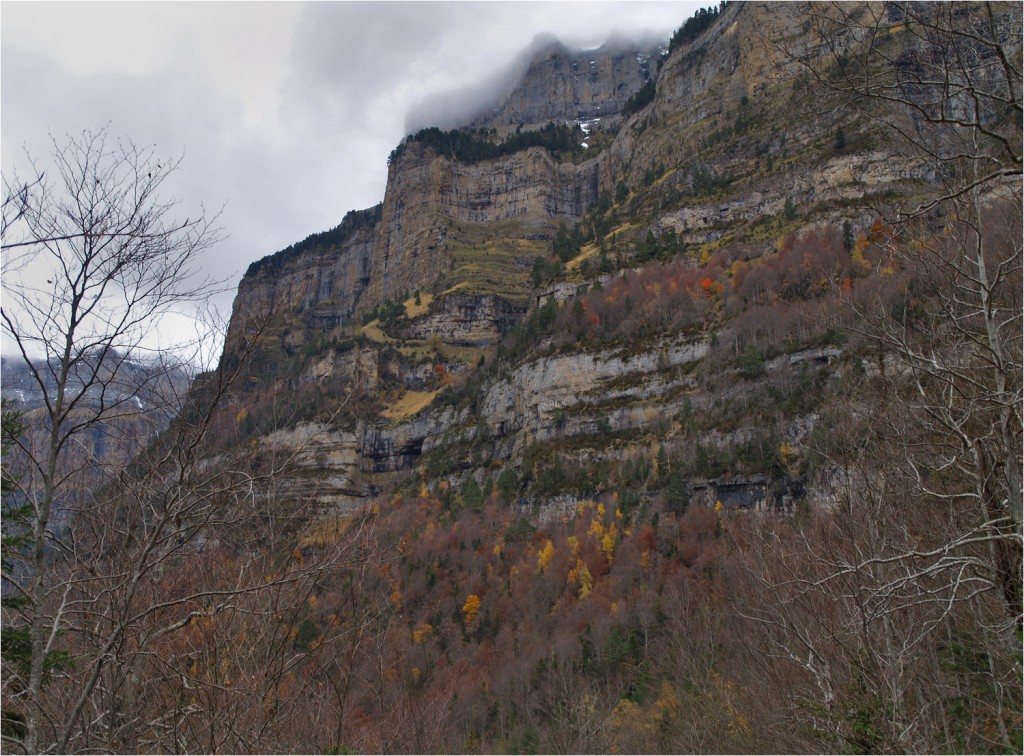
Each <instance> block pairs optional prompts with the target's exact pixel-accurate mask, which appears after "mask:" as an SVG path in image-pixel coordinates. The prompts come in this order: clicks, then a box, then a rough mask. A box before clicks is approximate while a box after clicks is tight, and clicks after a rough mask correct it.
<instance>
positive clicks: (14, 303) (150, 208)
mask: <svg viewBox="0 0 1024 756" xmlns="http://www.w3.org/2000/svg"><path fill="white" fill-rule="evenodd" d="M111 142H112V140H111V139H110V137H109V136H108V135H107V133H106V132H104V131H101V132H98V133H92V132H85V133H83V134H82V135H81V136H80V137H72V138H68V139H67V140H66V141H64V142H58V141H54V142H53V154H52V159H53V160H52V162H53V166H52V167H50V168H47V170H45V171H43V170H41V169H40V168H38V167H36V168H35V169H34V171H33V173H34V176H35V178H34V179H33V180H32V181H30V182H24V181H19V180H18V178H17V177H16V176H15V177H13V178H12V179H10V180H5V199H4V204H3V212H4V215H3V232H4V236H3V241H2V244H3V253H4V263H5V271H4V279H3V292H4V302H3V309H2V321H3V333H4V337H5V339H6V340H8V341H9V343H10V344H11V345H13V346H14V347H15V348H16V349H17V350H18V352H19V354H20V358H21V362H22V363H23V370H24V372H25V373H26V374H27V375H28V376H29V379H28V380H29V381H30V382H31V384H34V390H33V392H32V393H33V395H35V396H36V397H37V399H38V401H36V402H35V405H34V406H32V407H30V408H29V411H28V412H27V413H26V415H25V417H24V420H25V424H26V425H27V426H28V428H27V430H25V431H24V432H22V433H15V434H7V437H5V445H6V443H7V442H8V441H9V440H10V441H12V442H13V444H14V446H13V448H11V450H10V451H11V453H10V454H5V459H4V466H5V473H6V472H7V471H8V470H10V472H11V473H12V474H11V475H10V477H9V478H8V477H7V476H6V475H5V499H6V500H8V501H10V502H13V503H12V506H14V507H17V508H18V509H19V511H21V512H23V513H25V514H26V515H27V516H26V517H25V518H24V519H23V522H24V526H25V527H24V529H23V531H21V532H20V533H17V535H18V536H20V539H21V541H22V542H23V543H20V544H19V545H18V548H16V549H7V548H6V547H7V545H8V544H9V543H11V542H10V541H8V540H7V539H5V552H7V551H9V552H10V553H5V554H4V572H3V586H4V592H5V598H6V597H7V596H10V597H11V598H12V599H15V601H13V602H10V601H8V602H5V607H4V618H3V622H4V628H5V641H6V638H7V637H8V635H7V632H6V631H7V630H8V629H11V628H14V629H18V628H21V629H23V630H24V632H25V634H27V637H28V641H27V643H26V644H24V645H25V646H27V647H23V648H21V649H20V651H22V652H23V653H21V655H20V656H19V657H18V658H14V657H13V656H12V654H9V653H8V651H9V650H10V649H8V648H7V647H6V646H7V644H6V642H5V652H4V659H3V662H4V683H3V705H4V710H5V724H6V723H8V722H10V723H12V724H15V725H17V726H16V727H13V728H7V727H5V731H4V733H3V737H4V741H5V743H6V744H8V745H10V746H13V747H17V748H20V749H23V750H24V751H26V752H30V753H32V752H67V751H69V750H71V751H84V750H89V749H99V750H106V751H118V750H124V751H132V750H137V749H139V748H144V749H147V750H149V749H155V750H164V749H180V748H183V747H187V748H191V749H199V750H203V749H204V748H207V747H208V748H210V749H213V748H219V747H230V748H234V749H238V750H242V751H244V750H251V749H253V748H258V747H259V744H260V743H263V742H266V741H265V739H264V740H261V737H262V736H261V735H260V732H263V731H265V730H266V728H267V726H268V725H267V724H266V723H264V724H263V725H253V726H252V727H251V728H250V729H249V730H248V731H246V732H245V734H244V736H243V735H241V734H238V733H236V732H234V731H232V730H231V729H230V728H228V730H222V729H216V730H209V732H210V733H214V734H212V735H211V736H210V738H208V739H207V740H206V741H203V740H201V739H199V738H196V737H195V736H194V734H193V735H187V734H188V733H194V730H195V728H196V723H197V722H201V721H205V722H206V723H207V725H209V726H211V727H212V724H210V723H211V722H212V720H213V719H214V718H215V717H216V716H217V713H218V710H217V707H216V705H213V704H215V703H216V700H219V699H216V697H212V698H211V697H207V698H206V699H204V698H203V696H201V695H199V694H198V693H197V692H196V689H197V688H199V687H202V688H203V689H204V691H207V692H208V691H210V690H212V689H213V688H215V687H216V686H217V685H220V686H221V687H223V681H218V680H217V679H216V678H214V679H208V677H207V676H205V675H204V673H203V671H202V670H203V669H204V668H205V666H206V665H208V663H209V660H208V657H206V656H204V657H202V658H200V657H199V656H196V655H195V653H193V655H192V657H193V658H192V663H193V664H195V663H197V662H198V667H197V668H196V670H194V671H193V674H192V676H191V678H192V679H190V678H189V676H188V665H187V664H185V655H179V657H177V659H176V658H175V656H174V653H168V654H167V656H166V657H165V656H164V655H163V652H164V651H165V650H168V649H173V648H175V642H176V641H175V639H176V638H177V637H178V636H182V637H184V635H187V634H188V633H190V632H191V631H192V629H194V628H195V627H196V623H198V622H200V621H203V620H205V621H207V622H211V623H215V624H216V623H222V624H225V625H226V626H229V627H234V626H237V624H238V622H239V621H240V620H239V618H240V617H241V618H243V619H244V620H245V623H246V629H245V632H246V633H247V634H248V637H250V638H256V639H262V638H266V639H267V640H266V641H265V642H263V646H262V647H263V648H264V650H265V652H266V654H268V657H267V658H268V659H274V660H276V661H275V662H274V664H269V663H267V664H264V665H262V667H260V666H259V664H258V662H257V661H256V660H255V659H254V658H253V657H252V655H251V653H249V651H251V649H244V644H242V643H241V642H240V643H237V644H235V647H234V649H233V650H234V652H235V658H234V659H233V660H232V664H234V665H235V666H238V665H239V664H241V660H244V659H249V660H250V661H249V663H248V667H249V672H253V671H254V670H256V669H260V671H261V673H262V676H261V678H260V679H261V680H264V681H267V680H270V679H272V678H273V679H278V680H280V679H282V678H283V676H284V675H286V674H287V672H288V670H289V669H290V668H291V667H293V666H294V665H295V664H296V663H297V662H296V661H295V660H294V659H292V658H290V657H289V658H287V659H286V658H285V657H284V656H282V655H281V654H282V653H283V649H285V648H286V647H284V646H281V645H280V643H278V644H277V645H275V642H274V640H273V639H274V638H275V637H277V636H279V635H280V633H281V632H282V628H285V629H286V628H287V626H288V623H287V622H285V623H284V624H282V622H283V620H282V619H281V617H284V616H286V615H288V612H289V611H294V610H293V609H289V608H288V607H285V606H283V604H282V602H284V601H286V600H287V601H291V602H293V605H296V606H297V605H301V603H302V602H303V601H304V600H305V599H306V597H307V595H308V590H309V588H308V586H309V585H310V583H311V581H313V580H315V579H316V576H317V575H321V574H323V571H324V570H327V569H330V568H332V567H336V566H337V565H338V564H341V563H343V562H344V560H345V559H348V558H350V557H349V556H348V555H350V554H351V553H352V552H351V548H348V547H347V546H346V544H351V543H353V542H354V541H353V540H352V539H351V538H349V539H346V540H345V541H344V543H337V544H335V545H333V546H332V547H331V548H330V549H321V550H320V551H319V552H318V553H317V555H316V556H310V557H307V558H293V557H290V556H288V555H291V554H292V553H293V550H294V549H293V548H292V547H291V546H290V544H295V543H296V542H297V534H298V532H299V529H300V527H301V526H302V525H303V523H305V522H306V521H307V516H308V514H309V513H308V512H307V511H306V510H305V509H304V508H302V507H300V506H298V505H287V504H285V503H282V502H280V501H278V500H277V499H276V498H275V497H274V496H273V493H272V490H271V488H272V484H273V481H274V479H275V477H276V475H277V474H278V473H279V472H280V471H281V470H282V468H283V467H284V466H286V465H288V464H289V463H290V460H291V459H292V458H293V457H294V454H293V453H292V452H290V451H286V452H274V451H273V450H265V449H261V448H260V447H259V445H258V444H243V443H240V442H238V440H237V439H236V438H235V437H234V430H235V425H236V423H235V420H234V418H233V417H228V416H226V415H225V413H224V411H223V409H222V408H223V407H224V406H225V403H226V402H227V401H228V400H229V398H230V396H231V392H232V390H233V389H232V387H233V385H234V383H235V379H236V378H237V377H238V376H239V375H240V374H241V371H242V370H244V369H246V368H247V361H246V358H247V356H248V355H249V354H251V353H252V350H253V349H254V348H255V345H256V344H257V343H258V341H259V328H256V329H255V331H254V333H253V338H252V339H251V340H250V341H249V346H248V347H247V348H245V349H244V350H243V353H242V354H239V355H235V356H236V358H237V359H234V360H232V361H231V364H230V366H220V367H217V368H216V369H214V370H211V371H209V372H206V373H203V374H200V375H196V376H195V380H194V381H193V382H192V383H191V386H189V387H188V388H187V390H185V387H186V384H185V383H184V382H182V381H179V380H175V379H172V378H173V377H174V376H176V375H178V374H179V371H181V370H188V371H190V372H191V373H194V372H195V368H196V366H195V364H194V363H193V362H192V361H191V360H190V357H191V356H193V355H195V354H197V353H200V352H205V353H208V352H209V348H208V344H207V343H206V342H205V341H204V340H203V338H202V337H201V336H202V334H201V335H200V337H199V338H197V340H196V341H195V342H194V343H193V344H191V345H190V346H191V351H189V350H188V349H187V348H183V349H180V350H177V351H175V350H169V349H162V348H160V347H159V345H156V346H154V342H153V340H152V338H151V336H152V330H153V329H155V328H156V327H157V326H158V323H159V319H160V317H161V316H162V315H164V314H166V313H168V312H171V311H173V310H175V309H180V308H185V307H190V308H191V307H194V306H197V305H201V304H202V303H203V302H204V301H205V299H206V297H207V296H208V295H209V293H210V291H211V288H210V284H209V282H207V281H205V280H204V279H203V278H202V276H201V275H200V265H201V255H202V254H203V253H204V252H205V251H206V250H208V249H209V248H210V247H211V245H212V244H214V243H215V242H216V241H217V240H218V239H219V233H218V231H217V229H216V227H215V226H214V221H215V216H214V217H213V218H211V217H208V216H206V215H203V214H201V215H199V216H197V217H193V218H189V219H186V220H183V221H180V220H176V219H175V208H176V205H175V203H174V202H173V201H165V200H163V199H161V196H160V191H161V190H162V189H165V188H166V186H165V184H166V181H167V179H168V178H169V177H170V175H171V174H172V173H173V172H174V171H175V170H176V169H177V168H178V165H179V162H180V161H176V160H175V161H166V160H161V159H158V158H157V157H156V156H155V154H154V153H153V152H152V151H151V150H149V149H144V148H140V147H138V146H136V145H134V144H132V143H131V142H121V141H118V142H116V143H115V144H113V145H112V144H111ZM154 413H157V414H159V415H160V416H161V418H162V419H161V421H160V422H159V423H152V422H151V421H150V420H149V419H148V418H150V417H152V415H153V414H154ZM168 423H169V425H168ZM163 426H167V427H166V429H165V430H163V431H162V432H158V431H160V428H161V427H163ZM10 483H13V486H14V490H13V491H10V492H9V491H8V489H9V487H10ZM6 507H7V503H6V501H5V508H6ZM7 527H8V526H7V523H5V528H7ZM7 534H8V533H7V532H5V535H7ZM281 549H283V551H280V550H281ZM282 554H283V556H282ZM268 607H269V608H268ZM275 618H276V619H275ZM10 637H14V636H10ZM228 637H231V636H230V635H229V636H228ZM200 645H202V644H200ZM218 648H220V649H221V651H222V652H223V651H224V647H223V646H219V647H218ZM288 648H290V647H288ZM15 650H19V649H15ZM243 650H245V651H246V653H242V651H243ZM204 653H205V652H204ZM175 659H176V660H175ZM183 664H185V668H184V670H183V668H182V665H183ZM183 671H184V673H185V674H183ZM168 677H173V678H174V679H176V680H177V681H178V686H177V687H175V688H173V690H174V691H175V692H176V696H177V705H175V706H173V707H169V708H168V709H167V710H166V711H163V712H154V711H153V710H152V709H151V708H147V707H146V706H143V705H141V703H140V699H143V698H145V697H147V696H152V695H153V691H154V690H155V689H156V688H158V687H159V682H160V681H161V680H167V679H168ZM247 679H248V678H247ZM267 684H269V683H267ZM189 690H191V691H192V692H191V693H189V692H187V691H189ZM165 692H166V691H165ZM264 692H265V691H264ZM192 698H196V699H197V700H196V701H195V702H193V701H192V700H191V699H192ZM164 700H165V701H166V699H164ZM203 700H206V701H208V702H212V703H211V704H210V705H204V704H203ZM257 708H258V707H257ZM8 712H12V716H11V717H10V718H8V717H7V713H8ZM15 714H16V715H18V716H14V715H15ZM248 724H252V723H248ZM200 729H203V728H200ZM183 733H184V734H183ZM186 735H187V736H186ZM224 744H228V745H227V746H225V745H224Z"/></svg>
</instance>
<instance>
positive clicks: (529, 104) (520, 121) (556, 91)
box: [471, 39, 667, 130]
mask: <svg viewBox="0 0 1024 756" xmlns="http://www.w3.org/2000/svg"><path fill="white" fill-rule="evenodd" d="M666 49H667V48H666V47H665V46H664V45H663V44H662V43H659V42H655V41H647V42H641V43H631V42H627V41H626V40H615V39H613V40H610V41H609V42H607V43H605V44H604V45H602V46H601V47H600V48H597V49H594V50H572V49H570V48H568V47H566V46H565V45H563V44H562V43H560V42H557V41H552V42H551V43H550V44H548V45H547V46H545V47H543V48H541V49H540V50H538V51H537V52H536V53H535V54H534V56H533V57H532V59H531V60H530V62H529V64H528V66H527V67H526V70H525V71H524V72H523V74H522V76H521V77H520V78H519V79H518V80H517V81H516V82H515V84H514V87H513V88H512V90H511V91H510V92H508V94H506V95H505V96H504V97H503V98H501V100H500V102H499V104H498V105H497V106H496V107H494V108H493V109H491V110H490V111H489V112H484V113H481V114H480V115H479V116H477V117H476V118H474V119H473V120H472V121H471V125H472V126H473V127H474V128H479V127H484V128H497V129H499V130H507V129H511V128H514V127H516V126H518V125H523V126H524V128H532V127H536V126H541V125H543V124H546V123H548V122H549V121H576V120H580V121H584V120H590V119H594V118H602V119H615V117H616V116H618V115H619V114H620V113H621V112H622V106H623V105H624V104H625V103H626V100H628V99H629V98H630V97H631V96H632V95H633V94H635V93H636V92H637V90H639V89H640V87H642V86H643V85H644V84H645V83H646V82H647V81H648V80H649V79H650V78H651V77H652V76H654V74H655V72H656V70H657V61H658V59H659V57H660V56H661V54H662V53H663V52H664V51H666Z"/></svg>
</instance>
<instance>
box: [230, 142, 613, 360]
mask: <svg viewBox="0 0 1024 756" xmlns="http://www.w3.org/2000/svg"><path fill="white" fill-rule="evenodd" d="M601 188H602V179H601V168H600V161H597V160H591V161H588V162H585V163H582V164H579V165H574V164H571V163H559V162H557V161H555V160H554V159H553V158H552V156H551V155H550V153H548V152H547V150H544V149H542V148H539V147H535V148H530V149H527V150H523V151H520V152H517V153H514V154H512V155H509V156H506V157H503V158H500V159H497V160H491V161H484V162H479V163H461V162H459V161H456V160H453V159H451V158H450V157H447V156H443V155H438V154H436V153H435V152H434V151H433V150H432V149H430V148H429V147H427V146H426V145H423V144H420V143H417V142H409V143H408V144H407V145H406V146H405V149H403V150H402V151H401V154H400V155H399V156H398V157H397V159H396V160H395V161H394V162H393V163H392V165H391V167H390V169H389V175H388V184H387V191H386V194H385V200H384V203H383V205H382V206H379V207H378V208H371V209H369V210H364V211H360V213H358V214H355V215H356V216H358V217H359V219H360V220H359V223H358V224H356V223H353V226H354V228H353V229H352V230H351V231H350V232H349V233H347V234H346V235H344V238H341V239H339V240H334V239H329V240H327V241H326V242H325V243H316V244H311V245H307V246H305V247H301V248H299V249H298V250H297V251H294V252H293V253H289V254H286V253H287V252H288V250H285V251H284V252H282V253H278V254H277V255H272V256H270V257H268V258H264V260H262V261H259V262H258V263H256V264H254V265H253V266H252V267H251V268H250V271H249V273H247V275H246V276H245V278H243V280H242V282H241V284H240V285H239V290H238V295H237V297H236V299H235V304H234V311H233V312H234V314H233V317H232V323H231V326H230V328H229V333H228V348H229V351H230V350H231V349H236V348H237V347H238V345H239V339H240V338H241V337H242V334H243V332H244V330H245V328H244V327H243V323H245V322H248V319H250V318H256V319H258V318H261V317H266V316H267V315H274V314H277V315H280V314H285V315H289V316H294V317H296V318H298V319H299V320H300V321H301V322H302V323H304V324H305V325H306V326H307V327H309V328H313V329H330V328H333V327H334V326H337V325H339V324H340V323H342V322H344V321H346V320H348V319H350V318H351V317H352V316H353V315H354V314H357V313H360V312H366V311H369V310H372V309H373V308H375V307H377V306H378V305H381V304H383V303H385V302H388V301H392V300H395V299H398V298H401V297H402V296H403V295H405V294H406V293H407V292H412V291H415V290H417V289H424V288H426V287H428V286H430V285H431V284H432V283H433V282H434V281H435V280H437V279H438V277H439V276H441V275H442V274H444V273H446V272H447V271H449V269H450V268H451V267H452V263H453V261H452V257H451V254H450V249H449V246H450V242H451V241H453V240H457V239H458V238H459V236H460V233H461V231H460V229H461V227H462V226H463V225H466V224H472V225H474V226H480V227H483V230H482V231H481V234H482V235H484V236H486V235H487V234H488V233H489V232H488V230H487V228H488V227H489V226H497V225H498V224H505V227H504V228H503V229H502V231H501V234H505V235H509V234H511V235H513V236H516V235H518V236H519V237H521V238H527V239H529V238H534V239H536V238H549V237H550V236H551V235H552V234H553V232H554V229H555V227H556V226H557V224H558V222H559V221H564V222H568V223H569V224H571V223H573V222H574V221H575V220H577V219H578V218H579V217H581V216H582V214H583V213H584V212H585V211H586V210H587V208H588V207H590V205H591V204H592V203H593V202H594V201H595V200H596V199H597V197H598V194H599V193H600V191H601ZM495 234H498V232H495ZM529 261H532V257H530V258H529V260H528V261H525V262H526V263H528V262H529ZM453 283H456V284H457V283H459V282H458V281H455V282H453ZM463 309H464V308H463ZM491 310H493V308H491ZM491 310H488V312H490V311H491ZM498 310H501V306H498ZM497 315H498V317H499V319H500V318H504V317H505V315H502V314H501V313H500V312H499V313H497ZM434 320H435V321H436V320H437V317H435V318H434ZM464 326H465V324H463V326H459V325H457V324H452V325H451V326H450V329H454V331H453V332H461V331H463V330H465V329H464ZM425 328H426V329H427V330H433V331H434V332H440V333H444V332H445V331H446V330H447V329H449V326H446V325H445V324H443V323H438V322H435V323H433V325H430V326H425ZM474 328H475V327H471V329H470V330H473V329H474ZM495 328H499V329H500V323H499V322H498V321H491V322H488V323H483V324H481V325H480V329H482V330H483V331H493V330H494V329H495Z"/></svg>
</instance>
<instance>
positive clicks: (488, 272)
mask: <svg viewBox="0 0 1024 756" xmlns="http://www.w3.org/2000/svg"><path fill="white" fill-rule="evenodd" d="M548 246H549V245H548V242H547V241H546V240H544V239H522V238H514V237H498V238H492V239H490V240H481V241H479V242H477V241H464V240H462V239H454V240H451V239H450V240H449V242H448V252H449V254H451V257H452V260H453V262H454V268H453V269H452V270H451V271H450V272H449V273H448V274H447V276H446V281H447V282H448V283H450V284H454V285H455V286H457V287H458V289H459V293H460V294H469V295H481V296H488V295H498V296H501V297H503V298H505V299H507V300H511V301H525V300H526V299H528V297H529V292H530V271H531V270H532V268H533V261H534V259H535V258H537V257H539V256H544V255H546V254H547V252H548ZM453 288H454V286H453V287H449V288H448V291H452V290H453Z"/></svg>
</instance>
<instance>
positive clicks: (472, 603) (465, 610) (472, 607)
mask: <svg viewBox="0 0 1024 756" xmlns="http://www.w3.org/2000/svg"><path fill="white" fill-rule="evenodd" d="M479 613H480V597H479V596H477V595H476V594H475V593H471V594H469V595H468V596H466V603H465V604H463V605H462V619H463V622H465V623H466V627H469V626H470V625H472V624H473V623H474V622H475V621H476V616H477V614H479Z"/></svg>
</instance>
